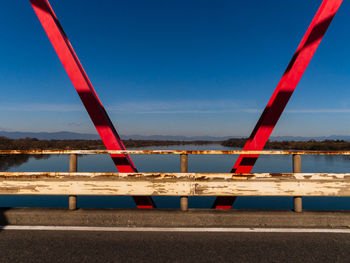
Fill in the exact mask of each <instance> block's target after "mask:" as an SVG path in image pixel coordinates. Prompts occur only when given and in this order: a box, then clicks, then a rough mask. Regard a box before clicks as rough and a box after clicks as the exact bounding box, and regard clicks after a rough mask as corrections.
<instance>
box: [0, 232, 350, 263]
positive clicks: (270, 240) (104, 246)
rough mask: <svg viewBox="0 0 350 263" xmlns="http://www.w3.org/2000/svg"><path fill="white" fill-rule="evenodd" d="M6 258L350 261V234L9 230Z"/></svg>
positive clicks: (2, 247)
mask: <svg viewBox="0 0 350 263" xmlns="http://www.w3.org/2000/svg"><path fill="white" fill-rule="evenodd" d="M0 262H65V263H67V262H80V263H81V262H304V263H305V262H318V263H319V262H350V234H335V233H188V232H186V233H183V232H175V233H174V232H171V233H169V232H85V231H27V230H22V231H18V230H17V231H13V230H4V231H1V232H0Z"/></svg>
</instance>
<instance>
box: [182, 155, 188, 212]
mask: <svg viewBox="0 0 350 263" xmlns="http://www.w3.org/2000/svg"><path fill="white" fill-rule="evenodd" d="M180 172H181V173H187V172H188V155H187V154H181V155H180ZM180 209H181V211H184V212H185V211H187V210H188V196H181V197H180Z"/></svg>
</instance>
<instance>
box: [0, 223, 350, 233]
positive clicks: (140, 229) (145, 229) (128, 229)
mask: <svg viewBox="0 0 350 263" xmlns="http://www.w3.org/2000/svg"><path fill="white" fill-rule="evenodd" d="M0 230H30V231H33V230H35V231H37V230H46V231H102V232H222V233H225V232H226V233H238V232H245V233H341V234H350V229H347V228H338V229H332V228H246V227H244V228H240V227H238V228H230V227H205V228H204V227H94V226H21V225H7V226H0Z"/></svg>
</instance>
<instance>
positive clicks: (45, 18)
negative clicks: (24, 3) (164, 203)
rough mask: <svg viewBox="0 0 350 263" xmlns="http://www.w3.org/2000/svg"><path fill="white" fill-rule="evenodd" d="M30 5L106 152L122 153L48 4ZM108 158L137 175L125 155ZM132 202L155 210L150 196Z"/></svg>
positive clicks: (40, 1)
mask: <svg viewBox="0 0 350 263" xmlns="http://www.w3.org/2000/svg"><path fill="white" fill-rule="evenodd" d="M30 2H31V4H32V7H33V9H34V11H35V13H36V15H37V16H38V18H39V20H40V23H41V24H42V26H43V28H44V30H45V32H46V34H47V36H48V37H49V40H50V41H51V44H52V45H53V47H54V49H55V51H56V53H57V55H58V57H59V59H60V60H61V62H62V64H63V67H64V69H65V70H66V72H67V74H68V76H69V78H70V80H71V81H72V83H73V86H74V87H75V89H76V91H77V92H78V94H79V96H80V98H81V101H82V102H83V104H84V106H85V108H86V110H87V112H88V114H89V116H90V118H91V120H92V122H93V123H94V125H95V127H96V130H97V132H98V133H99V135H100V137H101V139H102V141H103V143H104V145H105V146H106V148H107V150H125V146H124V144H123V142H122V141H121V139H120V137H119V135H118V133H117V131H116V129H115V128H114V126H113V124H112V122H111V120H110V118H109V117H108V114H107V112H106V110H105V108H104V107H103V105H102V103H101V101H100V99H99V98H98V96H97V94H96V91H95V89H94V88H93V86H92V84H91V82H90V80H89V78H88V76H87V74H86V73H85V71H84V69H83V67H82V65H81V64H80V61H79V59H78V57H77V55H76V54H75V52H74V50H73V47H72V46H71V44H70V43H69V40H68V38H67V36H66V34H65V33H64V31H63V28H62V26H61V25H60V23H59V21H58V19H57V17H56V15H55V13H54V11H53V9H52V7H51V5H50V3H49V1H48V0H30ZM111 158H112V160H113V162H114V164H115V165H116V167H117V169H118V171H119V172H122V173H129V172H130V173H133V172H137V170H136V167H135V165H134V163H133V162H132V160H131V158H130V156H129V155H128V154H111ZM134 201H135V202H136V205H137V207H138V208H153V207H155V204H154V203H153V201H152V198H151V197H146V196H137V197H134Z"/></svg>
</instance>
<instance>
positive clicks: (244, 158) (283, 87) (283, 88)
mask: <svg viewBox="0 0 350 263" xmlns="http://www.w3.org/2000/svg"><path fill="white" fill-rule="evenodd" d="M341 3H342V0H324V1H323V2H322V4H321V6H320V8H319V9H318V11H317V13H316V15H315V17H314V19H313V20H312V22H311V24H310V26H309V28H308V30H307V31H306V34H305V36H304V37H303V39H302V40H301V43H300V44H299V46H298V49H297V51H296V52H295V54H294V56H293V57H292V60H291V61H290V63H289V65H288V67H287V69H286V71H285V72H284V74H283V76H282V78H281V80H280V82H279V83H278V85H277V87H276V89H275V91H274V93H273V94H272V97H271V98H270V100H269V102H268V103H267V106H266V108H265V110H264V112H263V113H262V115H261V117H260V119H259V121H258V122H257V124H256V126H255V128H254V130H253V132H252V134H251V135H250V137H249V139H248V141H247V142H246V144H245V146H244V148H243V150H247V151H248V150H262V149H263V148H264V146H265V144H266V142H267V140H268V139H269V137H270V135H271V133H272V131H273V129H274V128H275V126H276V124H277V121H278V119H279V118H280V116H281V114H282V112H283V110H284V108H285V107H286V105H287V103H288V101H289V99H290V97H291V96H292V94H293V91H294V90H295V88H296V86H297V85H298V83H299V80H300V79H301V77H302V76H303V73H304V71H305V70H306V68H307V66H308V64H309V62H310V61H311V58H312V56H313V55H314V53H315V51H316V49H317V47H318V45H319V44H320V42H321V40H322V38H323V36H324V34H325V33H326V31H327V28H328V26H329V25H330V23H331V22H332V19H333V17H334V16H335V14H336V13H337V11H338V9H339V7H340V5H341ZM258 157H259V155H246V154H243V155H240V156H239V157H238V159H237V161H236V163H235V165H234V166H233V168H232V171H231V172H233V173H250V171H251V170H252V168H253V166H254V164H255V162H256V160H257V158H258ZM234 201H235V197H219V198H217V199H216V200H215V203H214V205H213V207H214V208H217V209H230V208H231V207H232V205H233V203H234Z"/></svg>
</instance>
